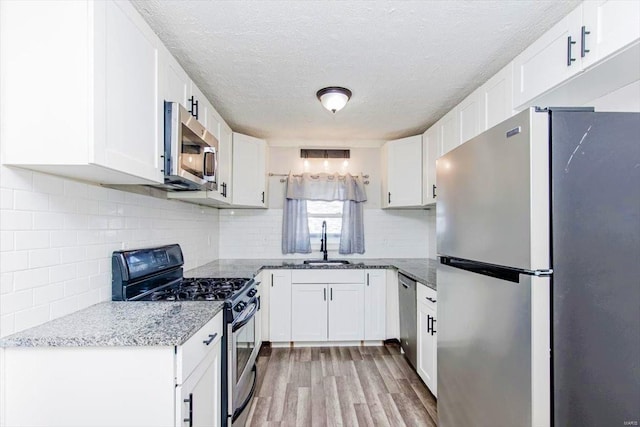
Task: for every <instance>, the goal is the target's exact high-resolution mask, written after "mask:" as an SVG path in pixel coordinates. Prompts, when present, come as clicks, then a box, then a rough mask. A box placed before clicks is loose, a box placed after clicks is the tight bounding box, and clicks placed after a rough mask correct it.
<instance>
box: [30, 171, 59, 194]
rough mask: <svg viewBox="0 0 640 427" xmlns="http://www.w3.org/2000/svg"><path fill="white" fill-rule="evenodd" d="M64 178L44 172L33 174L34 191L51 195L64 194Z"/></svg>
mask: <svg viewBox="0 0 640 427" xmlns="http://www.w3.org/2000/svg"><path fill="white" fill-rule="evenodd" d="M64 182H65V179H64V178H59V177H57V176H55V175H48V174H42V173H34V174H33V191H35V192H38V193H45V194H50V195H63V194H64Z"/></svg>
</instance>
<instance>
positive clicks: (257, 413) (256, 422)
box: [247, 396, 271, 426]
mask: <svg viewBox="0 0 640 427" xmlns="http://www.w3.org/2000/svg"><path fill="white" fill-rule="evenodd" d="M252 406H253V414H251V415H250V417H249V418H248V419H247V426H263V425H265V423H266V422H267V415H268V414H269V407H270V406H271V397H270V396H269V397H256V398H255V399H254V401H253V405H252Z"/></svg>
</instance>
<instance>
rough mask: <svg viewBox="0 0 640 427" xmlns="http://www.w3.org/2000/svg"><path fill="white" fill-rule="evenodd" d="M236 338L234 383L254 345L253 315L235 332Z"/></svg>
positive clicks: (238, 378)
mask: <svg viewBox="0 0 640 427" xmlns="http://www.w3.org/2000/svg"><path fill="white" fill-rule="evenodd" d="M235 339H236V383H237V382H238V381H239V380H240V377H241V376H242V373H243V372H244V371H245V369H246V368H247V364H248V362H249V359H250V358H251V353H252V352H253V348H254V346H255V317H254V318H252V319H251V320H250V321H249V322H248V323H247V324H246V325H244V326H243V327H242V328H240V329H238V330H237V331H236V332H235Z"/></svg>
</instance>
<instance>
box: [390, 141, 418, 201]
mask: <svg viewBox="0 0 640 427" xmlns="http://www.w3.org/2000/svg"><path fill="white" fill-rule="evenodd" d="M385 145H386V147H387V181H388V182H387V194H385V195H383V197H386V198H387V203H386V205H387V206H388V207H407V206H420V205H422V136H421V135H415V136H410V137H408V138H402V139H396V140H394V141H389V142H387V143H386V144H385Z"/></svg>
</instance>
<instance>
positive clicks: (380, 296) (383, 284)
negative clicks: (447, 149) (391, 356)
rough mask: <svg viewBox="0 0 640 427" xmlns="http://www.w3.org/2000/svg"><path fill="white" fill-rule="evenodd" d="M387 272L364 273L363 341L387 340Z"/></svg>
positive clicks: (367, 271)
mask: <svg viewBox="0 0 640 427" xmlns="http://www.w3.org/2000/svg"><path fill="white" fill-rule="evenodd" d="M386 326H387V270H382V269H376V270H366V271H365V286H364V339H365V340H367V341H369V340H384V339H386V338H387V327H386Z"/></svg>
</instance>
